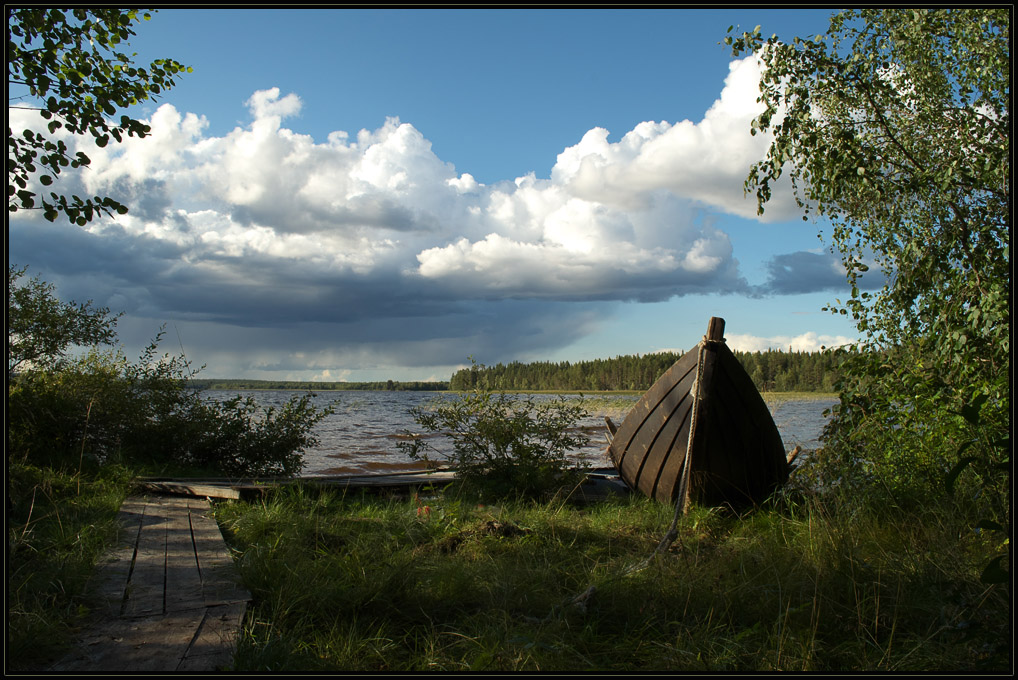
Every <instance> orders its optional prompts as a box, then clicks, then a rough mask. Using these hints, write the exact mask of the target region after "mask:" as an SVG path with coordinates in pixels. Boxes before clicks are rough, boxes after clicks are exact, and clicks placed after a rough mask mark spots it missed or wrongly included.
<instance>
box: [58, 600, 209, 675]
mask: <svg viewBox="0 0 1018 680" xmlns="http://www.w3.org/2000/svg"><path fill="white" fill-rule="evenodd" d="M204 617H205V609H204V608H201V609H191V610H186V611H177V612H169V613H168V614H164V615H159V616H149V617H143V618H133V619H123V618H121V619H108V620H105V621H103V622H101V623H100V624H98V625H97V626H95V627H94V628H93V629H92V630H91V631H90V632H89V633H87V634H86V635H85V637H84V638H83V639H82V641H81V643H80V644H79V645H78V647H77V648H76V650H75V653H74V654H73V655H71V656H70V657H68V658H65V659H64V660H63V661H61V662H60V663H58V664H56V665H54V666H53V667H52V670H54V671H61V672H66V671H95V672H123V671H131V672H133V673H135V674H138V673H158V672H167V671H173V670H175V669H176V668H177V667H178V666H179V665H180V662H181V661H182V660H183V658H184V655H185V653H186V652H187V649H188V647H189V646H190V645H191V641H192V640H193V639H194V636H195V632H196V631H197V630H198V626H199V625H200V624H201V622H202V620H203V619H204Z"/></svg>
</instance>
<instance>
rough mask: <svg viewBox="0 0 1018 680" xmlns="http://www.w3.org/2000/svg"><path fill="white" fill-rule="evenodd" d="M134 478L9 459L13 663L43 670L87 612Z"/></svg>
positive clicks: (117, 471)
mask: <svg viewBox="0 0 1018 680" xmlns="http://www.w3.org/2000/svg"><path fill="white" fill-rule="evenodd" d="M129 478H130V475H129V473H128V472H127V471H126V470H125V469H123V468H120V467H118V466H108V467H105V468H103V469H102V470H101V471H100V472H98V473H90V472H81V471H77V470H75V471H61V470H54V469H50V468H40V467H35V466H32V465H26V464H21V463H16V462H10V461H9V462H8V466H7V493H8V508H7V510H8V512H7V648H6V664H7V670H26V669H28V670H38V669H39V668H40V666H41V664H44V663H45V662H46V661H47V660H49V659H52V658H54V657H55V656H56V655H58V654H59V653H60V652H61V650H62V648H63V646H64V645H66V643H67V641H68V640H69V639H70V636H71V635H72V634H73V633H74V630H75V628H76V626H78V625H79V624H80V623H82V622H83V621H84V620H85V619H86V617H87V615H88V613H89V611H90V609H91V607H92V606H93V600H92V599H91V593H92V587H91V586H92V583H91V579H92V577H93V568H94V566H95V564H96V562H97V561H98V559H99V558H100V557H101V556H102V555H103V553H104V552H105V551H106V550H107V548H108V547H109V545H111V544H112V542H113V540H114V539H115V537H116V531H117V528H116V524H115V517H116V513H117V509H118V508H119V507H120V504H121V502H123V500H124V497H125V496H126V494H127V489H128V481H129Z"/></svg>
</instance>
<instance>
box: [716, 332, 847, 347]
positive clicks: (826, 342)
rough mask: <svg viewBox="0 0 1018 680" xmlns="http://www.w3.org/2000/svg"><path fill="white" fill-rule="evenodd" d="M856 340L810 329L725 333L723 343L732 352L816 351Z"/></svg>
mask: <svg viewBox="0 0 1018 680" xmlns="http://www.w3.org/2000/svg"><path fill="white" fill-rule="evenodd" d="M854 342H858V338H850V337H848V336H845V335H818V334H817V333H814V332H812V331H810V332H807V333H802V334H800V335H775V336H771V337H768V338H762V337H757V336H755V335H744V334H739V333H735V334H732V335H727V334H726V335H725V343H726V344H727V345H728V347H729V348H730V349H731V350H732V351H733V352H736V351H737V352H766V351H767V350H769V349H780V350H789V349H791V351H793V352H817V351H819V350H821V349H824V348H825V347H841V346H842V345H848V344H851V343H854Z"/></svg>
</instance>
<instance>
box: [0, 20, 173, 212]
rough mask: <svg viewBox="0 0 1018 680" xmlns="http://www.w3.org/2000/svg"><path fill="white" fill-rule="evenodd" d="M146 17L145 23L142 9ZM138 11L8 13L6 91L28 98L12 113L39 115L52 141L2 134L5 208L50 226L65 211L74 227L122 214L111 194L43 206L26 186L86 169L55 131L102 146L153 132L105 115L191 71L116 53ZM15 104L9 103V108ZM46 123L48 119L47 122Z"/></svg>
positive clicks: (29, 133)
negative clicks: (38, 213) (34, 213)
mask: <svg viewBox="0 0 1018 680" xmlns="http://www.w3.org/2000/svg"><path fill="white" fill-rule="evenodd" d="M142 17H143V18H144V19H145V20H148V19H149V18H150V15H149V14H148V13H147V12H146V13H144V14H143V15H142ZM137 21H139V16H138V10H136V9H115V8H105V9H84V8H80V7H78V8H74V9H71V10H62V9H39V8H27V9H26V8H22V9H14V8H11V7H8V8H7V86H8V89H9V90H10V89H11V88H12V87H13V88H21V89H22V90H23V91H24V90H27V95H26V96H23V97H17V99H22V100H24V102H23V103H20V104H18V105H17V108H28V109H33V110H37V111H39V113H40V115H41V116H42V120H41V121H40V123H41V124H44V125H45V127H46V129H47V130H48V134H49V136H47V135H46V134H43V133H41V132H39V131H36V130H24V131H22V132H20V133H18V134H15V133H14V132H13V131H12V130H11V129H10V128H8V129H7V208H8V210H9V211H10V212H11V213H14V212H17V211H18V210H26V209H42V210H43V214H44V215H45V217H46V219H47V220H49V221H51V222H52V221H54V220H56V218H57V216H58V215H59V214H60V213H63V214H64V215H66V216H67V218H68V219H69V220H70V221H71V222H75V223H77V224H79V225H85V224H86V223H88V222H89V221H90V220H92V219H93V218H94V217H97V216H102V215H103V214H106V215H110V216H113V215H114V214H121V215H122V214H124V213H126V212H127V207H126V206H124V205H123V204H121V203H119V202H117V201H116V200H114V199H112V198H109V197H105V198H104V197H100V196H96V197H94V198H82V197H79V196H71V197H70V198H68V197H67V196H61V195H59V194H57V193H56V192H50V194H49V198H44V199H42V200H41V201H38V200H37V196H36V193H35V191H33V189H34V188H35V187H34V186H31V184H32V182H33V181H37V182H38V183H39V184H41V185H42V186H45V187H48V186H51V185H53V183H54V182H55V181H56V180H57V179H58V177H59V175H60V173H61V172H63V171H64V170H66V169H67V168H82V167H87V166H88V165H89V164H90V162H91V160H90V159H89V158H88V156H86V155H85V154H84V153H82V152H80V151H78V152H75V153H73V154H72V153H71V151H70V149H69V148H68V147H67V144H66V143H65V142H64V140H62V139H59V138H53V137H52V136H53V135H54V134H55V133H56V132H57V131H58V130H61V129H62V130H64V131H66V132H69V133H70V134H72V135H87V136H90V137H91V138H92V139H93V140H94V141H95V143H96V145H97V146H99V147H104V146H106V145H107V144H109V142H110V140H111V139H113V140H115V141H117V142H120V141H123V139H124V138H125V137H145V136H146V135H148V134H149V132H150V128H149V126H148V125H145V124H144V123H142V122H140V121H138V120H134V119H133V118H131V117H129V116H126V115H122V116H121V117H120V121H119V123H114V122H112V121H111V120H110V119H109V118H108V117H112V116H113V115H115V114H116V112H117V109H118V108H125V107H128V106H133V105H136V104H139V103H141V102H145V101H148V100H151V99H154V98H155V97H156V96H158V95H160V94H161V93H162V92H163V91H165V90H168V89H169V88H171V87H173V85H174V84H175V82H176V78H177V74H179V73H182V72H185V71H188V72H189V71H191V68H190V67H185V66H183V65H182V64H179V63H178V62H176V61H174V60H172V59H157V60H155V61H153V62H152V63H151V64H150V65H149V67H148V68H147V69H146V68H141V67H136V66H135V65H134V64H133V63H132V60H131V57H129V56H128V55H126V54H124V53H123V52H120V51H118V50H119V49H121V48H122V46H124V45H126V41H127V40H128V39H129V38H130V37H131V36H133V35H135V32H134V30H133V28H132V26H133V24H134V23H136V22H137ZM12 107H13V105H12ZM46 121H48V122H46Z"/></svg>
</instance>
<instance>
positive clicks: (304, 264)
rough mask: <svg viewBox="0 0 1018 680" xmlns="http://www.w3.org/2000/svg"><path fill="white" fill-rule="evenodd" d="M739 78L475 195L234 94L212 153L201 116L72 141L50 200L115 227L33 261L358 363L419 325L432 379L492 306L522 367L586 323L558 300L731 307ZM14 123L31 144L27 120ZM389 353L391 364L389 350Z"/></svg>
mask: <svg viewBox="0 0 1018 680" xmlns="http://www.w3.org/2000/svg"><path fill="white" fill-rule="evenodd" d="M757 68H758V67H757V66H756V63H755V62H754V61H752V60H751V59H746V60H742V61H738V62H733V63H732V65H731V71H730V74H729V77H728V79H727V80H726V83H725V88H724V91H723V92H722V94H721V96H720V98H719V99H718V101H717V102H716V103H715V104H714V106H712V107H711V109H710V110H709V111H707V112H706V114H705V116H704V118H703V119H702V120H701V121H699V122H695V123H694V122H691V121H682V122H679V123H676V124H669V123H665V122H644V123H640V124H639V125H637V126H636V127H635V128H634V129H633V130H631V131H629V132H628V133H626V134H625V135H623V137H622V139H621V140H619V141H618V142H614V143H612V142H609V141H608V137H609V133H608V131H607V130H604V129H602V128H595V129H593V130H590V131H588V132H587V133H586V134H584V135H583V136H582V138H581V140H580V141H579V142H578V143H577V144H576V145H574V146H572V147H570V148H567V149H564V150H563V151H562V153H561V154H559V156H558V160H557V163H556V164H555V166H554V168H553V170H552V172H551V175H550V177H548V178H538V177H536V176H534V175H533V174H530V175H527V176H524V177H519V178H515V179H510V178H507V180H506V181H502V182H498V183H494V184H490V185H485V184H481V183H478V182H477V181H476V179H475V178H474V177H473V176H472V175H471V174H469V173H468V172H458V171H457V169H456V168H455V167H453V166H452V165H451V164H449V163H447V162H444V161H442V160H441V159H440V158H438V156H436V155H435V153H434V151H433V150H432V146H431V142H429V141H428V139H427V138H426V137H425V136H424V134H422V132H421V131H419V130H417V129H416V128H415V127H414V126H413V125H410V124H409V123H403V122H401V121H400V120H399V119H397V118H390V119H388V120H386V121H384V123H383V124H382V125H381V126H380V127H379V128H377V129H375V130H361V131H359V132H357V133H356V134H353V135H351V134H349V133H347V132H345V131H340V130H337V131H335V132H332V133H330V134H329V135H328V136H327V138H326V139H325V141H316V140H315V139H313V138H312V137H310V136H308V135H304V134H300V133H298V132H295V131H294V130H292V129H290V128H288V127H286V126H285V125H284V123H285V122H286V121H287V120H288V119H291V118H293V117H294V116H298V115H299V114H300V112H301V110H302V102H301V99H300V98H299V97H298V96H297V95H296V94H294V93H289V94H285V95H283V94H282V93H281V92H280V90H279V89H278V88H270V89H267V90H261V91H258V92H255V93H254V94H252V96H251V97H250V98H249V99H248V100H247V102H246V104H247V107H248V110H249V113H250V116H251V119H250V121H249V122H248V123H247V124H245V125H241V126H238V127H236V128H234V129H233V130H232V131H230V132H228V133H226V134H224V135H222V136H210V135H209V134H208V129H209V123H208V121H207V120H206V119H205V118H204V117H203V116H201V115H198V114H195V113H182V112H180V111H178V110H177V109H176V108H175V107H173V106H172V105H171V104H163V105H162V106H160V107H159V108H158V109H157V110H156V111H155V112H154V113H153V114H152V117H151V120H150V121H149V123H150V124H151V126H152V134H151V135H150V136H149V137H148V138H146V139H143V140H139V139H129V140H127V141H126V142H125V143H123V144H111V145H110V146H108V147H106V148H104V149H99V148H96V147H95V146H94V144H92V143H91V142H90V141H89V140H87V139H80V138H74V139H71V140H70V142H69V143H71V144H76V145H78V146H79V148H81V149H82V150H84V151H85V152H86V153H88V155H89V156H90V157H91V158H92V160H93V164H92V167H91V168H90V169H89V171H88V172H87V173H84V174H83V175H82V176H81V177H77V178H75V177H73V176H69V177H68V178H67V180H66V182H67V183H66V184H63V185H62V187H61V188H67V187H71V188H77V187H78V186H84V187H85V190H87V192H88V193H90V194H93V195H96V194H107V195H114V196H118V197H125V199H129V200H125V202H127V203H128V204H129V205H130V207H131V213H130V214H129V215H127V216H125V217H122V218H118V219H117V220H116V221H115V222H111V221H108V220H102V221H98V222H93V223H91V224H90V225H89V226H88V227H87V228H86V229H85V230H81V231H76V232H75V234H76V235H75V236H74V237H73V238H70V237H68V236H66V235H65V234H64V233H63V232H61V238H63V239H65V240H64V243H62V244H56V245H55V246H54V245H53V244H49V250H50V255H49V257H51V258H60V257H64V258H65V260H66V261H68V262H69V261H71V258H72V256H73V255H78V254H80V253H81V252H83V251H88V252H89V253H92V257H93V261H94V262H95V263H96V264H95V265H94V267H95V270H94V271H93V272H92V274H91V276H92V277H93V280H94V281H101V283H96V284H95V285H96V286H97V288H96V290H99V291H102V292H103V293H105V294H106V295H107V296H110V299H113V298H112V296H114V295H116V294H117V293H118V291H119V294H120V297H118V298H116V299H117V300H118V301H120V300H125V301H126V302H127V303H129V304H130V305H132V306H133V309H128V310H126V311H128V312H129V313H134V312H136V311H138V310H144V311H145V313H146V314H148V315H150V316H151V317H153V318H159V317H163V318H166V317H170V318H185V319H193V320H198V321H202V322H208V323H221V324H233V327H235V328H244V329H246V328H249V327H257V326H265V327H273V326H275V327H279V328H281V327H289V328H292V327H293V325H294V324H298V323H309V324H323V326H322V327H321V329H319V331H316V332H321V333H322V334H323V337H328V338H329V339H328V340H323V342H324V343H325V344H328V343H329V342H332V343H333V344H335V343H337V342H338V341H336V340H335V339H334V336H335V334H336V332H337V330H336V326H335V324H338V323H343V324H360V326H356V327H355V326H344V327H343V331H344V332H352V329H353V328H356V329H357V330H356V332H358V333H360V332H363V334H364V336H363V337H361V338H360V340H363V341H366V342H374V341H376V340H377V339H378V338H382V337H391V338H396V339H398V338H400V337H404V336H406V335H409V334H410V331H409V330H407V329H409V328H419V327H420V325H419V324H420V323H421V322H420V321H419V320H420V319H427V320H428V323H430V324H431V330H430V331H429V333H430V335H429V336H428V337H427V338H425V339H423V340H421V342H429V343H434V344H433V346H432V345H429V347H428V350H427V351H426V352H422V353H421V354H422V356H424V355H428V356H432V357H433V358H434V359H435V361H446V360H448V356H447V353H448V352H449V350H448V344H449V343H448V339H449V338H450V337H462V336H453V335H451V333H453V331H451V330H450V331H448V333H450V334H449V335H443V333H444V332H446V331H444V330H443V329H444V328H455V329H458V330H457V331H455V332H459V333H461V334H462V333H465V332H467V330H468V329H470V328H472V327H473V325H474V324H476V323H478V322H477V320H476V319H475V318H473V317H470V316H469V315H470V314H478V313H481V314H489V315H494V314H496V312H495V311H487V310H488V309H491V310H495V309H496V307H464V304H465V303H464V301H467V302H469V301H471V300H473V301H477V305H480V304H482V303H483V304H485V305H489V304H494V303H495V302H498V303H500V304H502V306H499V307H497V309H498V310H499V311H498V312H497V313H499V314H502V315H503V316H504V315H505V314H506V312H505V309H506V308H511V309H512V314H511V315H510V316H509V317H507V318H504V319H498V320H497V321H492V322H491V323H490V324H488V325H487V326H486V327H485V328H484V329H481V330H478V331H477V337H478V338H484V339H485V342H504V343H506V344H507V345H508V344H509V343H510V342H514V343H516V347H517V348H523V347H525V348H527V349H528V350H535V351H539V350H541V348H543V347H546V346H553V345H554V343H556V342H560V341H562V339H563V338H566V339H569V340H575V338H576V337H577V336H578V335H580V334H582V333H583V332H584V329H586V328H589V327H590V324H591V323H593V322H592V321H591V320H590V319H594V318H596V314H593V313H591V312H590V311H589V310H582V311H578V312H575V313H574V314H571V313H565V312H563V311H562V310H560V309H557V310H556V312H555V313H554V314H551V313H549V312H548V311H547V310H548V308H549V307H548V305H551V304H554V301H559V300H563V301H572V302H574V303H575V301H577V300H582V301H600V300H664V299H668V298H670V297H672V296H675V295H683V294H687V293H697V292H719V291H720V292H740V291H747V290H748V289H749V287H748V285H747V284H746V282H745V281H744V280H743V279H742V278H741V276H740V274H739V267H738V262H737V261H736V260H735V259H734V257H733V250H732V244H731V242H730V240H729V238H728V235H727V234H726V233H724V232H723V231H721V230H720V229H718V228H716V227H715V226H713V224H712V219H711V217H710V212H711V211H714V212H727V213H731V214H735V215H743V216H750V217H755V210H756V209H755V202H754V201H753V200H752V198H744V197H743V194H742V184H743V180H744V178H745V174H746V172H747V171H748V167H749V164H750V163H751V162H752V161H753V160H756V159H757V158H759V157H760V156H761V155H762V153H763V149H764V147H765V144H766V140H764V139H761V138H754V137H751V136H750V135H749V132H748V130H749V121H750V120H751V118H752V116H753V115H755V112H756V111H757V110H758V105H756V103H755V101H754V100H755V97H756V80H757V78H758V75H759V74H758V71H757V70H756V69H757ZM11 117H12V119H14V118H17V121H16V122H14V123H13V124H14V125H16V126H20V125H24V126H25V127H27V126H29V125H31V122H30V119H31V117H32V116H31V114H29V113H28V112H21V111H12V112H11ZM63 181H64V180H63V179H62V182H63ZM705 206H706V207H707V217H704V209H705ZM18 219H19V220H24V221H26V222H28V221H33V222H36V223H38V220H37V217H35V216H31V215H24V216H22V214H21V213H19V215H18ZM54 228H55V227H54ZM16 230H17V228H15V231H16ZM26 232H27V230H26ZM26 232H19V233H20V238H21V240H20V241H19V244H18V245H19V248H23V249H26V250H27V249H31V248H36V249H39V250H38V252H42V249H44V248H45V247H46V244H44V243H43V239H41V238H34V237H28V236H27V235H26ZM13 233H15V232H12V234H13ZM47 233H48V232H47ZM13 240H14V239H13V237H12V241H13ZM72 243H73V244H75V246H74V247H72V245H71V244H72ZM61 248H64V250H66V252H64V250H61ZM74 248H77V253H75V252H73V251H74ZM140 253H143V254H144V257H139V254H140ZM31 254H32V253H29V259H28V260H27V261H33V260H32V259H31ZM79 260H80V261H81V262H84V261H85V260H84V259H83V258H79ZM142 262H143V263H144V264H140V263H142ZM76 266H79V267H80V266H81V265H80V264H78V265H76ZM77 280H78V281H79V282H83V281H84V275H82V276H81V277H79V278H78V279H77ZM89 296H91V295H86V297H89ZM95 297H97V299H98V300H99V301H100V302H102V299H103V298H99V297H98V295H96V296H95ZM520 301H529V302H528V304H529V303H533V304H531V306H529V307H528V306H526V305H523V304H517V303H519V302H520ZM503 303H504V304H503ZM539 305H545V306H543V307H541V306H539ZM368 322H371V324H374V325H366V324H367V323H368ZM538 322H539V323H538ZM288 324H289V326H287V325H288ZM328 324H333V325H332V326H327V325H328ZM400 324H402V325H400ZM542 325H543V326H542ZM529 326H533V328H532V330H531V331H528V332H529V333H530V335H529V336H527V337H526V338H524V337H521V336H520V335H519V333H518V332H517V331H518V329H520V328H524V327H529ZM315 328H317V327H315ZM509 329H512V331H511V332H510V330H509ZM308 332H309V334H310V333H312V331H310V330H309V331H308ZM326 334H332V336H326ZM241 335H243V334H241ZM510 335H512V337H511V338H510V337H508V336H510ZM224 337H225V336H224ZM287 337H288V340H287V341H290V340H289V339H292V335H290V336H287ZM223 342H225V340H224V341H223ZM281 342H282V341H281ZM351 342H353V341H351ZM351 346H352V345H351ZM421 346H423V345H420V344H419V345H417V347H421ZM393 347H395V349H391V350H387V351H388V352H390V354H389V355H390V356H393V355H395V354H398V353H399V352H401V351H404V350H405V349H406V348H405V346H404V345H393ZM228 351H229V350H228V349H223V350H222V352H223V356H226V354H228ZM320 351H321V352H324V353H326V354H327V353H328V352H329V351H331V350H327V349H322V350H320ZM268 355H271V352H270V353H268ZM268 355H267V356H268ZM309 356H313V355H309ZM323 356H325V355H323ZM344 356H345V355H344ZM456 360H457V361H461V360H462V356H456ZM266 361H269V359H266ZM300 362H304V365H308V366H311V368H312V369H313V370H316V371H320V372H322V373H321V375H325V373H324V371H333V373H332V375H335V371H337V370H339V369H338V368H337V367H338V366H340V365H341V364H340V363H338V360H336V359H334V358H331V357H329V356H325V358H323V359H321V360H320V361H319V360H315V361H314V362H311V363H308V359H307V357H301V358H299V359H298V358H294V359H293V361H292V362H291V363H293V364H294V365H296V364H297V363H300ZM250 365H251V366H254V365H255V364H250ZM252 370H253V369H252Z"/></svg>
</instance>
